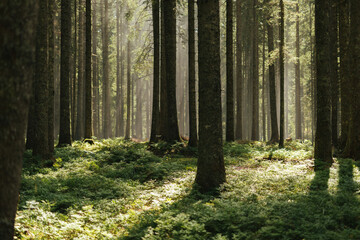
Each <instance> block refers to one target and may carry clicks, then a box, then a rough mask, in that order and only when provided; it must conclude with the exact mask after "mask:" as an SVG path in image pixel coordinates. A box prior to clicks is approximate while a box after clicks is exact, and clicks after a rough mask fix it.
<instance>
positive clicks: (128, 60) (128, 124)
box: [125, 40, 131, 139]
mask: <svg viewBox="0 0 360 240" xmlns="http://www.w3.org/2000/svg"><path fill="white" fill-rule="evenodd" d="M130 52H131V45H130V40H128V42H127V88H126V89H127V93H126V129H125V139H130V105H131V104H130V95H131V54H130Z"/></svg>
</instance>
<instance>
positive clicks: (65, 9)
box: [58, 0, 71, 147]
mask: <svg viewBox="0 0 360 240" xmlns="http://www.w3.org/2000/svg"><path fill="white" fill-rule="evenodd" d="M70 40H71V4H70V0H61V63H60V64H61V65H60V131H59V144H58V146H60V147H61V146H64V145H71V136H70V79H69V77H70V76H69V72H70V71H69V69H70V68H69V67H70Z"/></svg>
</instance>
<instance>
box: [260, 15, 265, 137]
mask: <svg viewBox="0 0 360 240" xmlns="http://www.w3.org/2000/svg"><path fill="white" fill-rule="evenodd" d="M265 21H266V20H265V16H264V15H263V23H264V24H263V42H262V44H263V46H262V92H261V95H262V127H263V129H262V130H263V141H266V110H265V109H266V106H265V89H266V88H265V45H266V44H265V38H266V30H265Z"/></svg>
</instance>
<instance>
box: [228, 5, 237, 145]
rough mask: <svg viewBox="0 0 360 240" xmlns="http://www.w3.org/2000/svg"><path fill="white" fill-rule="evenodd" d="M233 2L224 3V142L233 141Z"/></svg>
mask: <svg viewBox="0 0 360 240" xmlns="http://www.w3.org/2000/svg"><path fill="white" fill-rule="evenodd" d="M234 139H235V137H234V51H233V2H232V0H228V1H226V141H228V142H231V141H234Z"/></svg>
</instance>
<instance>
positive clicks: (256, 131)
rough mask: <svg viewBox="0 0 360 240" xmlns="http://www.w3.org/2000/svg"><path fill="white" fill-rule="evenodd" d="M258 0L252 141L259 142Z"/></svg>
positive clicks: (255, 2)
mask: <svg viewBox="0 0 360 240" xmlns="http://www.w3.org/2000/svg"><path fill="white" fill-rule="evenodd" d="M257 5H258V3H257V0H253V9H252V10H253V24H254V29H253V31H252V32H253V36H252V38H253V49H252V55H253V56H252V66H251V67H252V71H251V72H252V76H251V77H252V125H251V126H252V127H251V140H255V141H258V140H259V44H258V30H259V29H258V28H259V24H258V17H257V10H256V8H257Z"/></svg>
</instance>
